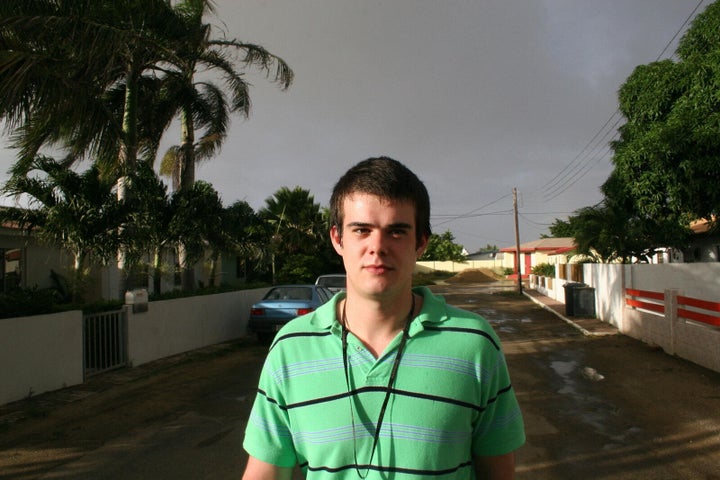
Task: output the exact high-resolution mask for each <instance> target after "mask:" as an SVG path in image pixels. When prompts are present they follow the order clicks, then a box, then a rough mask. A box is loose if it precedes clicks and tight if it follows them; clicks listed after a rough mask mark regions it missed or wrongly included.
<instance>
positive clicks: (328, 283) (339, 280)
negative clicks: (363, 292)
mask: <svg viewBox="0 0 720 480" xmlns="http://www.w3.org/2000/svg"><path fill="white" fill-rule="evenodd" d="M317 283H318V285H323V286H325V287H336V288H345V277H344V276H343V277H340V276H338V277H320V278H319V279H318V282H317Z"/></svg>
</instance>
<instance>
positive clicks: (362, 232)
mask: <svg viewBox="0 0 720 480" xmlns="http://www.w3.org/2000/svg"><path fill="white" fill-rule="evenodd" d="M415 229H416V225H415V206H414V205H413V204H412V203H410V202H400V201H393V200H384V199H381V198H380V197H377V196H375V195H369V194H365V193H355V194H352V195H350V196H348V197H346V198H345V200H344V202H343V229H342V232H343V233H342V237H341V236H340V233H339V232H338V230H337V228H336V227H333V229H332V230H331V232H330V238H331V240H332V243H333V246H334V247H335V250H336V251H337V253H338V254H339V255H340V256H342V257H343V263H344V264H345V271H346V273H347V288H348V293H355V294H359V295H362V296H365V297H373V298H382V297H387V296H391V297H392V296H394V295H398V294H402V293H403V292H406V291H408V290H409V289H410V288H411V286H412V272H413V269H414V267H415V261H416V260H417V257H418V256H419V255H421V254H422V252H423V251H424V250H425V247H426V245H427V238H424V239H423V240H422V241H421V242H420V244H419V245H418V244H417V242H416V230H415Z"/></svg>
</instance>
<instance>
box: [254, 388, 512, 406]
mask: <svg viewBox="0 0 720 480" xmlns="http://www.w3.org/2000/svg"><path fill="white" fill-rule="evenodd" d="M510 390H512V385H508V386H507V387H504V388H502V389H500V390H499V391H498V393H497V394H496V395H495V396H494V397H492V398H490V399H489V400H488V403H487V405H484V406H480V405H475V404H472V403H468V402H463V401H461V400H456V399H454V398H448V397H440V396H437V395H429V394H426V393H419V392H411V391H407V390H397V389H392V393H393V394H394V395H402V396H405V397H413V398H421V399H423V400H431V401H435V402H442V403H449V404H451V405H457V406H459V407H463V408H470V409H472V410H477V411H478V412H480V413H482V412H484V411H485V410H486V409H487V407H488V406H489V405H490V404H492V403H495V402H496V401H497V399H498V397H499V396H500V395H502V394H503V393H507V392H509V391H510ZM366 392H387V387H383V386H371V387H363V388H358V389H355V390H352V391H350V392H342V393H338V394H337V395H329V396H325V397H320V398H313V399H310V400H305V401H303V402H297V403H291V404H288V405H284V406H283V405H280V404H279V403H278V402H277V400H275V399H273V398H272V397H269V396H268V395H267V393H266V392H265V391H264V390H261V389H258V393H259V394H261V395H262V396H264V397H265V398H266V399H267V401H269V402H270V403H274V404H276V405H277V406H278V407H279V408H280V409H281V410H292V409H295V408H302V407H307V406H310V405H317V404H320V403H326V402H332V401H335V400H339V399H341V398H346V397H348V396H357V395H358V394H360V393H366Z"/></svg>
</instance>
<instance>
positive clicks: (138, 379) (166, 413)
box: [0, 285, 720, 480]
mask: <svg viewBox="0 0 720 480" xmlns="http://www.w3.org/2000/svg"><path fill="white" fill-rule="evenodd" d="M437 290H438V291H440V292H441V293H443V294H444V295H445V296H446V298H447V299H448V301H449V303H453V304H456V305H459V306H461V307H463V308H467V309H470V310H475V311H478V312H479V313H481V314H483V315H485V316H486V318H488V319H490V320H491V322H492V323H493V325H494V327H495V329H496V330H497V331H498V333H499V335H500V336H501V338H502V340H503V343H504V345H505V350H506V355H507V358H508V363H509V365H510V369H511V374H512V376H513V380H514V384H515V389H516V391H517V394H518V398H519V400H520V402H521V406H522V408H523V413H524V416H525V421H526V428H527V433H528V442H527V444H526V445H525V446H524V447H523V448H522V449H521V450H520V451H519V452H518V475H517V478H518V479H521V480H522V479H540V480H542V479H577V478H587V479H617V478H621V479H638V480H639V479H646V478H647V479H650V478H652V479H668V480H669V479H718V478H720V433H719V432H720V415H718V413H717V412H718V411H720V374H718V373H715V372H711V371H708V370H706V369H703V368H700V367H697V366H695V365H692V364H689V363H688V362H685V361H682V360H679V359H677V358H674V357H670V356H668V355H666V354H664V353H663V352H662V351H659V350H658V349H655V348H651V347H649V346H647V345H644V344H642V343H640V342H637V341H634V340H632V339H629V338H627V337H623V336H619V335H614V336H605V337H597V338H591V337H587V336H584V335H582V333H580V331H579V330H577V329H575V328H573V327H572V326H570V325H568V324H567V323H566V322H564V321H562V320H560V319H559V318H558V317H557V316H555V315H553V314H552V313H551V312H549V311H547V310H544V309H542V308H540V307H538V306H537V305H536V304H534V303H532V302H531V301H530V300H528V299H527V298H525V297H520V296H517V295H514V294H507V293H495V294H492V293H489V292H491V291H492V289H491V290H490V291H489V290H488V288H487V287H481V286H478V285H454V286H452V285H449V286H441V287H437ZM264 354H265V347H263V346H262V345H257V344H256V343H254V342H252V341H249V340H244V341H239V342H234V343H229V344H224V345H219V346H215V347H212V348H208V349H204V350H202V351H198V352H192V353H191V354H188V355H183V356H179V357H175V358H173V359H168V360H164V361H160V362H156V363H154V364H151V365H146V366H143V367H140V368H135V369H127V370H123V371H119V372H115V373H112V374H107V375H103V376H102V377H99V378H96V379H94V380H92V381H91V382H88V383H87V384H85V385H82V386H79V387H73V388H70V389H66V390H64V391H61V392H55V393H52V394H48V395H43V396H40V397H37V398H35V399H33V400H31V401H25V402H20V403H17V404H12V405H9V406H5V407H0V479H11V478H12V479H20V480H25V479H28V480H29V479H98V478H102V479H108V480H115V479H118V480H119V479H180V480H182V479H206V478H207V479H232V478H238V477H239V476H240V473H241V471H242V468H243V465H244V463H245V460H246V457H245V455H244V453H243V451H242V448H241V442H242V435H243V431H244V428H245V422H246V419H247V415H248V410H249V408H250V406H251V403H252V399H253V396H254V389H255V384H256V380H257V376H258V374H259V369H260V367H261V365H262V361H263V358H264Z"/></svg>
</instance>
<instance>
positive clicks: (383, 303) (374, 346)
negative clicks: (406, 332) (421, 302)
mask: <svg viewBox="0 0 720 480" xmlns="http://www.w3.org/2000/svg"><path fill="white" fill-rule="evenodd" d="M413 295H414V294H413V293H412V292H410V291H408V292H407V293H406V294H404V295H402V296H398V297H397V298H395V299H382V300H378V299H368V298H364V297H362V296H359V295H358V296H355V295H352V294H350V295H349V296H348V297H346V298H345V300H344V301H343V303H342V304H341V305H340V312H339V316H338V318H340V321H341V322H345V327H346V328H347V329H348V330H349V331H350V332H352V333H353V335H355V336H356V337H357V338H358V339H360V341H362V342H363V344H365V346H366V347H367V348H368V349H369V350H370V352H371V353H372V354H373V355H374V356H375V357H376V358H378V357H379V356H380V355H381V354H382V353H383V352H384V351H385V349H386V348H387V346H388V344H390V342H391V341H392V340H393V339H394V338H395V337H396V336H397V334H398V333H399V332H401V331H402V330H403V329H404V328H405V325H406V324H407V322H409V321H410V320H411V319H412V317H413V316H414V315H415V314H416V312H417V311H418V307H417V303H418V302H417V300H416V301H415V302H413ZM413 303H415V304H416V305H415V308H414V309H413V310H414V311H413V312H412V313H410V309H411V308H412V305H413Z"/></svg>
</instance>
